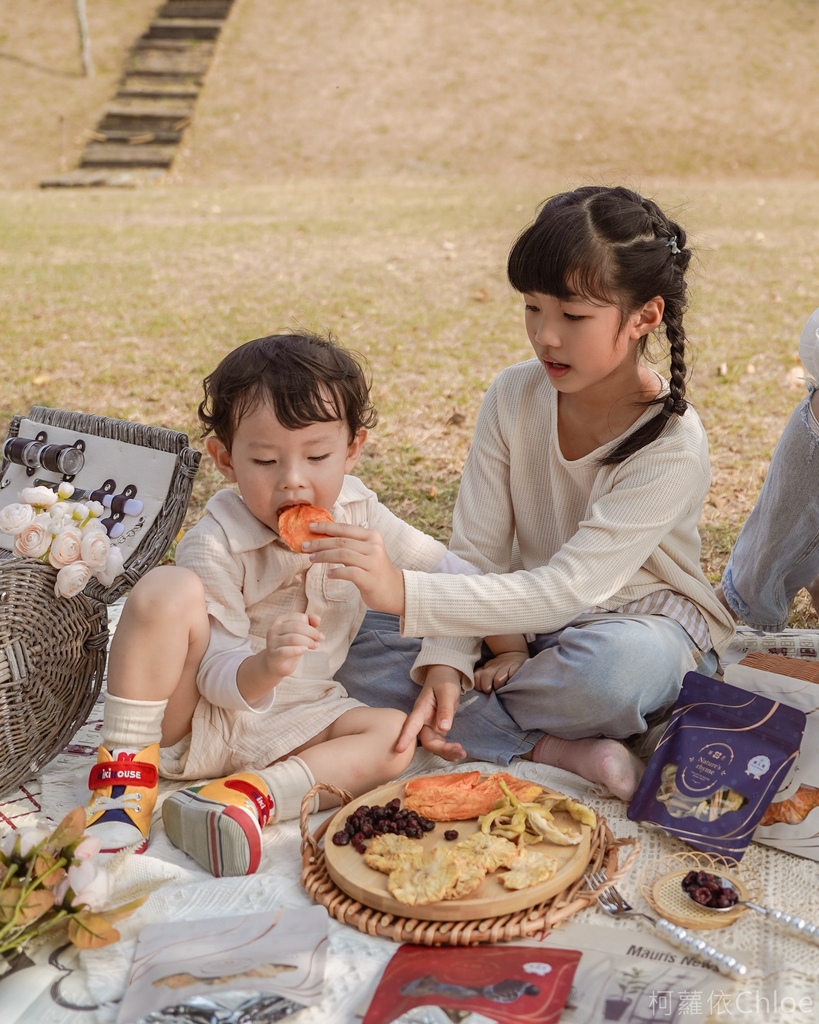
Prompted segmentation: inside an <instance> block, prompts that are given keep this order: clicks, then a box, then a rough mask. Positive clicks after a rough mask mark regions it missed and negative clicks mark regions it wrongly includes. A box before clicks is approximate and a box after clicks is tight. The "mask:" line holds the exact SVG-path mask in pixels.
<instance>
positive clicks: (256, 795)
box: [225, 779, 276, 828]
mask: <svg viewBox="0 0 819 1024" xmlns="http://www.w3.org/2000/svg"><path fill="white" fill-rule="evenodd" d="M225 789H234V790H236V792H237V793H241V794H242V795H243V796H246V797H248V798H249V799H250V800H252V801H253V803H254V804H255V805H256V813H257V814H258V816H259V824H260V825H261V826H262V828H264V827H265V825H266V824H267V823H268V821H269V820H270V815H271V813H272V811H273V808H274V807H275V806H276V802H275V800H274V799H273V797H272V796H266V795H265V794H264V793H262V792H261V790H259V789H258V788H257V787H256V786H254V785H253V784H252V783H250V782H246V781H245V780H244V779H228V780H227V781H226V782H225Z"/></svg>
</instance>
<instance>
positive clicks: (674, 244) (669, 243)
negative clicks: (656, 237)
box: [665, 235, 680, 256]
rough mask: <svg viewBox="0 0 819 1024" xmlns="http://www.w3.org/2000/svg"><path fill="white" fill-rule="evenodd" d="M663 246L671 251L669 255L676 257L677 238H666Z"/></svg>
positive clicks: (677, 249) (678, 250)
mask: <svg viewBox="0 0 819 1024" xmlns="http://www.w3.org/2000/svg"><path fill="white" fill-rule="evenodd" d="M665 244H666V245H667V246H668V248H669V249H670V250H671V255H672V256H676V255H677V253H678V252H680V247H679V246H678V245H677V236H676V235H672V236H671V238H667V239H666V242H665Z"/></svg>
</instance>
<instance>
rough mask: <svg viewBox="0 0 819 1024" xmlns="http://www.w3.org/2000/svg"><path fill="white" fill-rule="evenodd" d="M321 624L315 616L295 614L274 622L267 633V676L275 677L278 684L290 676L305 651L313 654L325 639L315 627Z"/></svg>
mask: <svg viewBox="0 0 819 1024" xmlns="http://www.w3.org/2000/svg"><path fill="white" fill-rule="evenodd" d="M320 624H321V619H320V618H319V616H318V615H305V614H303V613H297V612H294V613H293V614H291V615H282V616H281V617H280V618H278V619H274V620H273V623H272V625H271V626H270V628H269V629H268V631H267V647H266V650H265V663H266V668H267V671H268V673H269V674H270V675H271V676H275V677H276V682H277V683H278V682H281V680H282V679H284V677H285V676H289V675H292V673H293V672H295V671H296V669H297V667H298V664H299V662H300V661H301V658H302V655H303V654H304V653H305V652H306V651H314V650H315V649H316V648H317V647H318V645H319V644H320V643H321V641H322V640H323V639H324V634H323V633H322V632H320V630H319V628H318V627H319V625H320ZM274 685H276V684H274Z"/></svg>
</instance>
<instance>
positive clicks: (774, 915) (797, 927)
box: [681, 872, 819, 942]
mask: <svg viewBox="0 0 819 1024" xmlns="http://www.w3.org/2000/svg"><path fill="white" fill-rule="evenodd" d="M703 874H706V875H708V874H709V873H708V872H703ZM709 877H710V878H713V879H714V880H715V881H717V882H719V884H720V886H721V887H722V888H723V889H730V890H731V891H732V892H733V893H734V895H735V896H736V897H737V898H736V900H735V901H734V902H733V903H732V904H731V905H730V906H727V907H709V906H708V905H707V904H705V903H700V902H699V901H698V900H695V899H694V897H693V896H692V894H691V893H690V892H689V890H688V889H687V888H686V886H685V880H683V882H682V883H681V885H682V891H683V892H684V893H685V895H686V896H687V897H688V899H690V900H691V902H692V903H694V904H695V905H696V906H698V907H699V908H700V910H710V911H712V912H713V913H715V914H725V913H727V912H728V911H729V910H733V909H734V907H750V908H751V910H756V911H757V913H759V914H762V915H763V916H764V917H768V918H770V919H771V920H772V921H778V922H779V924H781V925H782V926H783V927H785V928H787V929H788V930H789V931H791V932H793V933H794V935H798V936H800V937H801V938H803V939H809V940H813V941H814V942H819V925H815V924H808V922H807V921H805V920H804V919H803V918H801V917H794V916H793V914H786V913H785V912H784V911H783V910H773V909H771V908H770V907H761V906H760V905H759V904H758V903H752V902H751V900H741V899H740V898H739V893H738V892H737V889H736V886H735V885H734V883H733V882H732V881H731V880H730V878H723V877H722V876H721V875H709Z"/></svg>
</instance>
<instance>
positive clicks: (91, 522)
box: [80, 519, 108, 537]
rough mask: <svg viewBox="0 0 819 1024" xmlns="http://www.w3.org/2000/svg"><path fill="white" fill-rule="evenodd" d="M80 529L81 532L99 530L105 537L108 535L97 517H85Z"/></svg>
mask: <svg viewBox="0 0 819 1024" xmlns="http://www.w3.org/2000/svg"><path fill="white" fill-rule="evenodd" d="M80 530H81V531H82V533H83V534H86V533H92V532H94V531H95V530H96V531H101V532H102V533H104V534H105V536H106V537H107V536H108V531H107V530H106V529H105V527H104V526H103V524H102V523H101V522H100V520H99V519H86V521H85V522H84V523H83V524H82V526H81V527H80Z"/></svg>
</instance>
